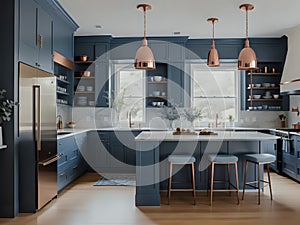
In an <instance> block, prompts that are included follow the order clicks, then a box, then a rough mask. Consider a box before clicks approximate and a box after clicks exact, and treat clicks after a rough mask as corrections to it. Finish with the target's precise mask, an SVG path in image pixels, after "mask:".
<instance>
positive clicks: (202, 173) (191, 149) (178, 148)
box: [135, 131, 279, 206]
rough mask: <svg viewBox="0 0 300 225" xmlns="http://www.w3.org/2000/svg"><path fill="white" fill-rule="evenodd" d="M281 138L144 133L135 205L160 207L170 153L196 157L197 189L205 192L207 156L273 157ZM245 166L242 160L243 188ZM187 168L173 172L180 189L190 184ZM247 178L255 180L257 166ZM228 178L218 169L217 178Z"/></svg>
mask: <svg viewBox="0 0 300 225" xmlns="http://www.w3.org/2000/svg"><path fill="white" fill-rule="evenodd" d="M278 138H279V137H277V136H273V135H269V134H263V133H259V132H234V131H217V133H215V134H213V135H198V134H195V135H173V133H172V132H170V131H169V132H168V131H163V132H161V131H144V132H142V133H140V134H139V135H138V136H137V137H136V138H135V141H136V179H137V180H136V182H137V186H136V198H135V200H136V205H137V206H159V205H160V190H163V189H166V188H167V180H168V176H169V171H168V161H167V157H168V156H169V155H171V154H187V155H191V156H192V155H193V156H194V157H195V158H196V160H197V161H196V169H195V176H196V177H195V179H196V188H197V189H198V190H205V189H206V187H207V167H208V166H209V165H208V162H207V160H205V156H206V154H220V153H222V154H235V155H239V154H243V153H272V154H274V151H275V150H276V140H277V139H278ZM243 165H244V162H243V161H242V160H239V163H238V167H239V168H238V170H239V171H238V172H239V185H240V189H241V188H242V187H243V186H242V182H243V179H242V174H243V170H244V169H243V168H244V166H243ZM185 169H186V168H178V170H177V171H174V172H178V174H175V175H174V177H175V176H177V179H178V180H179V181H180V182H181V184H179V185H178V186H177V187H179V188H182V187H185V186H184V185H188V184H190V180H189V179H190V174H189V173H188V170H185ZM262 174H263V173H262ZM232 175H233V174H232ZM248 175H249V176H248V178H249V179H251V178H254V176H255V175H256V170H255V168H254V167H249V170H248ZM226 176H227V172H226V170H225V169H224V168H223V167H222V168H221V167H220V168H217V169H216V170H215V177H216V178H217V179H221V180H222V179H223V178H225V177H226ZM233 177H234V176H232V178H233ZM233 181H234V180H233ZM182 185H183V186H182ZM219 188H227V186H220V187H219Z"/></svg>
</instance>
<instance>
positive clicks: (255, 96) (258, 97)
mask: <svg viewBox="0 0 300 225" xmlns="http://www.w3.org/2000/svg"><path fill="white" fill-rule="evenodd" d="M253 98H254V99H260V98H261V95H253Z"/></svg>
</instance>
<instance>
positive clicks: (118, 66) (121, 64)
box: [108, 60, 146, 123]
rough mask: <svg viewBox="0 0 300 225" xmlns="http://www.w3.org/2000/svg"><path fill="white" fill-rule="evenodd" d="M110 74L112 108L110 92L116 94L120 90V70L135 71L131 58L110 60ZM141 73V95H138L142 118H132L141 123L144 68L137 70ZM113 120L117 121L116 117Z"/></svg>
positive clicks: (135, 97) (143, 108)
mask: <svg viewBox="0 0 300 225" xmlns="http://www.w3.org/2000/svg"><path fill="white" fill-rule="evenodd" d="M110 64H111V72H112V73H111V76H110V79H109V93H108V94H109V99H110V101H109V107H110V108H112V102H111V96H112V93H113V92H115V93H116V94H119V92H120V79H119V77H120V71H121V70H123V71H124V70H125V71H136V69H135V68H134V62H133V61H132V60H111V63H110ZM138 71H140V72H141V73H142V76H143V78H142V80H143V85H142V88H143V90H142V96H141V97H140V98H141V99H142V105H143V107H142V110H143V112H142V117H143V118H142V120H134V122H140V123H143V122H145V121H146V102H145V101H146V97H145V96H146V82H145V81H146V71H144V70H138ZM137 98H139V96H133V97H132V99H137ZM126 99H130V97H126ZM114 121H117V118H116V117H114ZM120 121H125V120H120Z"/></svg>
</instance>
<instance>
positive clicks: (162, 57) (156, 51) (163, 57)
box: [149, 40, 168, 63]
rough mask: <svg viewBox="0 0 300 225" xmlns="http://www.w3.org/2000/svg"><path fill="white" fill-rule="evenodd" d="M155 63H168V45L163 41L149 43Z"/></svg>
mask: <svg viewBox="0 0 300 225" xmlns="http://www.w3.org/2000/svg"><path fill="white" fill-rule="evenodd" d="M149 47H150V48H151V50H152V52H153V55H154V58H155V61H156V63H166V62H167V61H168V43H167V42H163V41H153V40H150V41H149Z"/></svg>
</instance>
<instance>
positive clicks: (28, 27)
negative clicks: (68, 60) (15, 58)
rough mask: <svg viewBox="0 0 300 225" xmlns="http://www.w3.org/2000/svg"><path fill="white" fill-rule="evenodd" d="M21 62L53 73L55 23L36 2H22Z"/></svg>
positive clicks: (23, 0)
mask: <svg viewBox="0 0 300 225" xmlns="http://www.w3.org/2000/svg"><path fill="white" fill-rule="evenodd" d="M19 21H20V34H19V60H20V61H22V62H24V63H26V64H29V65H31V66H34V67H37V68H40V69H42V70H45V71H48V72H53V21H52V18H51V16H50V15H49V14H48V13H47V12H46V11H45V10H43V9H42V8H41V7H40V6H39V5H38V4H37V3H36V2H35V1H32V0H22V1H20V18H19Z"/></svg>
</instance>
